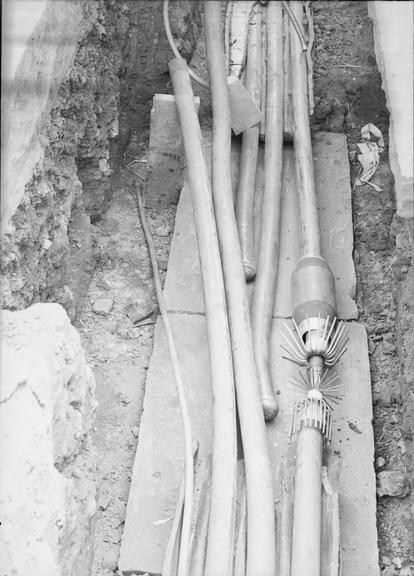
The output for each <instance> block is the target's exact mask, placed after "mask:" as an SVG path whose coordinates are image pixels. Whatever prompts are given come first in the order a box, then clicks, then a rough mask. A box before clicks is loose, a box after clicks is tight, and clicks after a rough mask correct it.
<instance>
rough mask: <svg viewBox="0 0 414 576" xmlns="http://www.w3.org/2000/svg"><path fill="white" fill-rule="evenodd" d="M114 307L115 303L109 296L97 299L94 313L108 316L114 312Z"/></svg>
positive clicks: (93, 307)
mask: <svg viewBox="0 0 414 576" xmlns="http://www.w3.org/2000/svg"><path fill="white" fill-rule="evenodd" d="M113 305H114V301H113V300H112V298H108V297H107V296H103V297H101V298H97V300H95V302H94V303H93V306H92V311H93V312H95V314H98V315H99V316H108V314H109V312H110V311H111V310H112V307H113Z"/></svg>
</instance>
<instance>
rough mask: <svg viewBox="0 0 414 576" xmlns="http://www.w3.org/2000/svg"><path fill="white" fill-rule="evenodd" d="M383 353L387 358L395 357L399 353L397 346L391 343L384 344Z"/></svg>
mask: <svg viewBox="0 0 414 576" xmlns="http://www.w3.org/2000/svg"><path fill="white" fill-rule="evenodd" d="M382 352H383V354H385V355H386V356H395V354H396V352H397V346H396V345H395V344H392V343H391V342H384V345H383V347H382Z"/></svg>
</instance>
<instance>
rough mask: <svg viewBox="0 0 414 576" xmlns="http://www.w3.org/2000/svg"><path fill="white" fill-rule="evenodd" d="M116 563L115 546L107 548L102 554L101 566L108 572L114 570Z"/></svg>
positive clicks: (116, 549)
mask: <svg viewBox="0 0 414 576" xmlns="http://www.w3.org/2000/svg"><path fill="white" fill-rule="evenodd" d="M117 563H118V548H117V547H116V546H111V547H110V548H109V547H108V548H107V549H106V550H105V552H104V553H103V554H102V564H103V566H104V568H107V569H108V570H114V569H115V568H116V565H117Z"/></svg>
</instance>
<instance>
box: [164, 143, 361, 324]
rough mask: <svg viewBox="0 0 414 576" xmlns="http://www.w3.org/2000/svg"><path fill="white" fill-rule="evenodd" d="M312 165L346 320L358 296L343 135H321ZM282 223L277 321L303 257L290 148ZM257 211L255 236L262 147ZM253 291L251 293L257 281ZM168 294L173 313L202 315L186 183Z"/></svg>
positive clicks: (325, 249) (287, 307)
mask: <svg viewBox="0 0 414 576" xmlns="http://www.w3.org/2000/svg"><path fill="white" fill-rule="evenodd" d="M204 141H205V150H206V158H207V161H209V158H210V142H209V140H208V136H205V137H204ZM313 145H314V163H315V177H316V186H317V190H318V204H319V206H320V208H319V217H320V229H321V244H322V253H323V255H324V256H325V258H326V259H327V261H328V262H329V264H330V266H331V268H332V271H333V273H334V276H335V279H336V290H337V294H336V297H337V306H338V314H339V317H340V318H342V319H344V320H350V319H356V318H357V317H358V313H357V307H356V304H355V302H354V300H353V298H354V297H355V285H356V280H355V270H354V263H353V259H352V251H353V230H352V207H351V188H350V184H349V163H348V152H347V146H346V138H345V136H343V135H341V134H332V133H321V134H318V135H317V137H316V139H315V141H314V143H313ZM284 155H285V157H284V165H285V169H284V175H283V198H282V225H281V245H280V260H279V271H278V283H277V292H276V293H277V296H276V302H275V308H274V317H282V318H288V317H290V316H291V311H292V307H291V302H290V278H291V274H292V272H293V270H294V269H295V266H296V262H297V260H298V258H299V254H300V243H299V207H298V199H297V193H296V185H295V172H294V168H295V166H294V154H293V149H292V147H291V146H289V145H285V149H284ZM232 160H233V181H234V186H236V185H237V175H238V146H237V143H235V145H234V146H233V158H232ZM256 184H257V194H256V207H255V229H256V236H258V231H259V228H260V211H261V208H260V206H261V198H262V193H263V149H262V148H261V149H260V154H259V162H258V170H257V177H256ZM250 284H251V285H249V290H250V292H252V290H253V283H250ZM165 294H166V298H167V304H168V308H169V309H170V310H172V311H186V312H198V313H201V312H203V311H204V303H203V295H202V289H201V275H200V266H199V261H198V250H197V240H196V235H195V228H194V221H193V211H192V204H191V196H190V190H189V186H188V183H186V184H185V185H184V188H183V191H182V193H181V198H180V203H179V205H178V210H177V216H176V224H175V231H174V238H173V241H172V246H171V252H170V259H169V273H168V275H167V280H166V285H165Z"/></svg>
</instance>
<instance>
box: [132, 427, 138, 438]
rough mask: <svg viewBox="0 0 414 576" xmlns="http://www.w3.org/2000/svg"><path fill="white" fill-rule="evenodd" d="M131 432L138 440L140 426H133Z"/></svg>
mask: <svg viewBox="0 0 414 576" xmlns="http://www.w3.org/2000/svg"><path fill="white" fill-rule="evenodd" d="M131 432H132V434H133V435H134V436H135V438H138V434H139V428H138V426H132V428H131Z"/></svg>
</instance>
